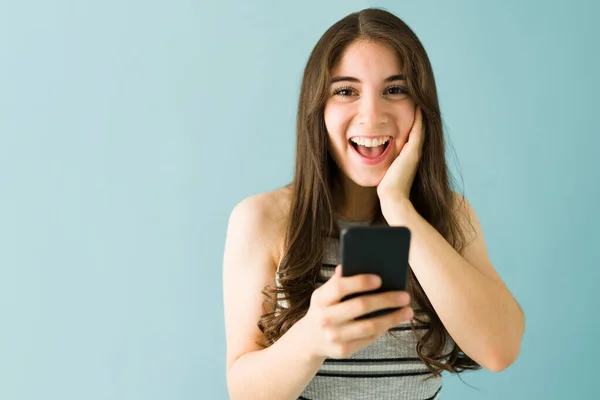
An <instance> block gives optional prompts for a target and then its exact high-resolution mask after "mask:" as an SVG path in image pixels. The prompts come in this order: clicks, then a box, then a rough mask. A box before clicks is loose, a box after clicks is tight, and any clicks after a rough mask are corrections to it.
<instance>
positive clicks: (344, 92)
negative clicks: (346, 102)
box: [333, 87, 355, 97]
mask: <svg viewBox="0 0 600 400" xmlns="http://www.w3.org/2000/svg"><path fill="white" fill-rule="evenodd" d="M354 92H355V90H354V88H352V87H342V88H338V89H336V90H335V91H334V92H333V94H334V96H341V97H348V96H352V95H353V94H354Z"/></svg>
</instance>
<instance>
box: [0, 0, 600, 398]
mask: <svg viewBox="0 0 600 400" xmlns="http://www.w3.org/2000/svg"><path fill="white" fill-rule="evenodd" d="M484 3H485V4H484ZM371 6H376V7H383V8H386V9H387V10H389V11H392V12H394V13H395V14H397V15H398V16H400V17H401V18H403V19H404V20H405V21H406V22H407V23H408V24H409V25H410V26H411V27H412V28H413V29H414V30H415V32H416V34H417V35H418V36H419V38H420V39H421V40H422V42H423V44H424V46H425V48H426V50H427V52H428V54H429V56H430V58H431V61H432V64H433V69H434V73H435V76H436V79H437V84H438V89H439V94H440V101H441V109H442V114H443V118H444V123H445V127H446V132H447V134H448V137H449V143H450V145H451V149H453V151H454V152H455V154H456V157H451V158H450V161H451V165H452V170H453V171H454V172H455V174H457V176H459V177H462V182H463V186H462V187H463V188H464V190H465V194H466V196H467V197H468V199H469V200H470V201H471V203H472V204H473V206H474V208H475V209H476V211H477V212H478V214H479V217H480V219H481V222H482V225H483V228H484V232H485V234H486V240H487V243H488V249H489V252H490V257H491V259H492V261H493V263H494V265H495V267H496V268H497V270H498V271H499V273H500V275H501V276H502V278H503V279H504V280H505V281H506V283H507V284H508V286H509V287H510V289H511V290H512V292H513V294H514V295H515V297H516V298H517V300H518V301H519V302H520V304H521V305H522V307H523V309H524V311H525V315H526V321H527V324H526V332H525V336H524V340H523V345H522V351H521V354H520V357H519V359H518V361H517V362H516V363H515V364H513V365H512V366H511V367H510V368H508V369H507V370H505V371H503V372H501V373H491V372H488V371H479V372H475V373H466V374H464V375H463V376H462V379H463V380H464V382H465V383H466V384H465V383H463V382H462V381H461V380H460V379H458V378H457V377H452V376H450V375H446V379H445V383H444V390H443V398H445V399H458V398H460V399H507V398H510V399H531V398H544V399H571V398H592V397H594V395H595V394H596V392H597V383H596V382H595V376H596V374H597V372H596V370H595V368H596V364H597V359H598V357H599V356H600V351H599V349H598V337H599V336H600V327H599V324H598V318H597V316H598V310H597V306H598V305H599V304H600V301H599V300H598V281H599V280H600V273H599V270H600V262H599V261H600V257H599V255H598V254H599V253H598V248H599V243H598V242H599V239H600V234H598V230H597V228H598V226H599V225H600V217H599V214H598V211H597V207H598V205H599V201H598V198H599V197H600V154H599V151H598V149H599V148H600V132H599V129H598V123H597V120H598V112H599V111H600V107H599V106H600V104H599V100H598V93H599V92H600V79H599V78H598V71H599V70H600V60H599V52H600V51H599V45H598V40H599V39H600V27H599V25H598V24H597V16H598V15H599V14H600V6H599V2H596V1H592V0H590V1H583V0H581V1H566V0H561V1H542V0H539V1H522V0H510V1H503V2H480V1H476V0H472V1H452V2H449V1H441V0H440V1H380V2H369V1H357V0H343V1H342V0H336V1H321V0H319V1H314V0H304V1H295V2H281V1H271V2H266V1H252V2H250V1H242V0H239V1H237V2H231V1H229V2H228V1H202V0H201V1H199V2H198V1H190V0H170V1H153V0H146V1H141V0H130V1H126V2H124V1H116V0H108V1H80V2H75V1H67V0H57V1H52V2H44V1H28V2H17V1H12V2H8V1H3V2H2V3H1V5H0V33H1V34H0V189H1V192H0V398H1V399H3V400H34V399H35V400H38V399H39V400H51V399H57V400H81V399H86V400H107V399H110V400H130V399H144V400H158V399H161V400H162V399H164V400H167V399H169V400H170V399H179V400H185V399H189V400H192V399H194V400H196V399H226V398H228V395H227V391H226V385H225V339H224V322H223V307H222V277H221V273H222V257H223V245H224V240H225V232H226V227H227V219H228V216H229V213H230V211H231V209H232V208H233V206H234V205H235V204H236V203H237V202H239V201H240V200H242V199H243V198H245V197H247V196H249V195H251V194H254V193H258V192H262V191H267V190H271V189H274V188H277V187H280V186H282V185H284V184H286V183H287V182H288V181H289V180H290V179H291V178H292V173H293V163H294V145H295V132H294V129H295V112H296V105H297V98H298V89H299V84H300V79H301V74H302V70H303V68H304V65H305V62H306V60H307V58H308V55H309V53H310V51H311V49H312V47H313V46H314V45H315V43H316V41H317V40H318V38H319V37H320V36H321V34H322V33H323V32H324V31H325V30H326V29H327V27H329V26H330V25H331V24H333V23H334V22H335V21H337V20H339V19H340V18H342V17H343V16H345V15H346V14H348V13H350V12H353V11H358V10H360V9H362V8H366V7H371ZM449 155H450V156H452V153H449ZM459 173H460V175H458V174H459ZM265 378H268V377H265Z"/></svg>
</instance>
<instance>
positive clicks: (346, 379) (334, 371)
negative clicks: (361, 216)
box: [276, 222, 454, 400]
mask: <svg viewBox="0 0 600 400" xmlns="http://www.w3.org/2000/svg"><path fill="white" fill-rule="evenodd" d="M340 224H341V225H348V223H346V222H340ZM339 253H340V251H339V240H337V239H332V238H329V239H327V242H326V245H325V253H324V257H323V263H322V267H321V277H320V282H319V284H320V285H321V284H323V283H325V282H326V281H327V280H328V279H329V278H330V277H331V276H333V273H334V269H335V266H336V265H337V264H339V259H340V255H339ZM277 278H278V276H276V283H277V284H278V283H279V279H277ZM279 304H280V305H281V306H282V307H287V304H286V301H285V300H280V302H279ZM411 306H412V307H413V309H414V310H415V313H417V314H418V307H417V306H416V305H415V304H414V303H413V304H411ZM419 317H420V316H419ZM425 329H427V326H426V325H421V326H419V325H417V326H416V334H417V335H419V336H420V334H419V332H420V331H421V332H423V331H424V330H425ZM417 341H418V338H417V337H415V333H414V332H413V331H412V330H411V327H410V323H409V322H406V323H403V324H400V325H398V326H396V327H394V328H392V329H390V331H389V332H388V333H387V334H385V335H383V336H382V337H380V338H379V339H377V340H376V341H374V342H373V343H371V344H370V345H368V346H367V347H365V348H363V349H361V350H359V351H357V352H356V353H354V354H353V355H352V356H350V357H349V358H347V359H330V358H327V359H325V362H324V363H323V364H322V365H321V367H320V369H319V371H318V372H317V374H316V375H315V376H314V377H313V379H312V380H311V381H310V383H309V384H308V386H307V387H306V388H305V389H304V392H303V393H302V395H301V397H299V399H304V400H334V399H335V400H337V399H344V400H359V399H360V400H392V399H393V400H399V399H411V400H413V399H414V400H426V399H429V400H438V399H439V398H440V392H441V389H442V378H441V377H432V375H431V373H430V372H429V370H428V369H427V367H426V366H425V364H424V363H423V362H422V361H421V360H420V359H419V357H418V356H417V351H416V344H417ZM453 346H454V342H453V341H452V339H451V338H450V336H448V340H447V342H446V348H445V349H444V353H443V354H449V353H450V351H451V350H452V348H453ZM441 361H442V362H443V361H444V360H443V359H442V360H441ZM427 378H429V379H427Z"/></svg>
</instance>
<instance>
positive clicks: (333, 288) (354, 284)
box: [312, 265, 381, 307]
mask: <svg viewBox="0 0 600 400" xmlns="http://www.w3.org/2000/svg"><path fill="white" fill-rule="evenodd" d="M380 285H381V278H380V277H379V276H377V275H373V274H360V275H354V276H350V277H342V274H341V268H340V265H338V266H337V267H336V269H335V274H334V275H333V277H331V279H329V281H327V282H326V283H325V284H323V285H322V286H321V287H320V288H318V289H317V290H315V291H314V293H313V298H312V301H315V302H317V303H318V304H319V305H320V306H324V307H326V306H330V305H333V304H337V303H339V302H340V300H342V299H343V298H344V297H346V296H347V295H349V294H354V293H360V292H367V291H370V290H375V289H377V288H378V287H379V286H380Z"/></svg>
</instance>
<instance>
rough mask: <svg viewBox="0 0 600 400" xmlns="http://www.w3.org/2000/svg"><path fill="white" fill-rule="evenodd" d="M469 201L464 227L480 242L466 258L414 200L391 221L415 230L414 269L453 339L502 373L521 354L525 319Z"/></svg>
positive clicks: (397, 209) (398, 208) (475, 242)
mask: <svg viewBox="0 0 600 400" xmlns="http://www.w3.org/2000/svg"><path fill="white" fill-rule="evenodd" d="M461 200H463V199H462V198H460V200H459V202H460V201H461ZM464 202H465V208H466V212H464V213H463V215H460V219H461V225H463V226H464V225H465V224H466V223H467V221H468V220H470V222H471V224H472V225H473V227H474V228H475V238H474V239H473V240H472V241H471V242H470V243H469V245H468V246H467V247H466V248H465V250H464V252H463V255H462V256H461V255H460V254H458V253H457V252H456V250H454V248H453V247H452V246H451V245H450V244H449V243H448V242H447V241H446V240H445V239H444V238H443V237H442V236H441V235H440V234H439V233H438V232H437V230H435V229H434V228H433V227H432V226H431V225H430V224H429V223H428V222H427V221H426V220H425V219H424V218H422V217H421V216H420V215H419V213H418V212H417V211H416V210H415V208H414V207H413V205H412V204H411V203H410V201H404V202H401V203H398V204H395V206H394V207H390V208H389V210H390V211H389V212H388V215H387V216H386V219H387V221H388V223H389V224H390V225H397V226H407V227H408V228H409V229H410V231H411V234H412V235H411V249H410V255H409V263H410V266H411V268H412V270H413V272H414V274H415V276H416V277H417V279H418V280H419V283H420V284H421V286H422V287H423V290H424V291H425V293H426V294H427V297H428V298H429V300H430V301H431V304H432V305H433V307H434V308H435V310H436V312H437V314H438V315H439V317H440V319H441V321H442V323H443V324H444V326H445V327H446V329H447V330H448V332H449V333H450V336H452V338H453V339H454V341H455V342H456V343H457V344H458V345H459V346H460V348H461V349H462V350H463V351H464V352H465V353H466V354H467V355H468V356H469V357H471V358H472V359H473V360H475V361H476V362H478V363H479V364H480V365H481V366H483V367H484V368H486V369H489V370H491V371H501V370H503V369H505V368H507V367H508V366H509V365H511V364H512V363H513V362H514V361H515V360H516V358H517V356H518V354H519V351H520V346H521V338H522V336H523V331H524V329H525V319H524V315H523V312H522V310H521V308H520V307H519V304H518V303H517V301H516V300H515V299H514V297H513V296H512V295H511V293H510V291H509V290H508V288H507V287H506V285H505V284H504V282H503V281H502V279H501V278H500V276H499V275H498V273H497V272H496V271H495V269H494V267H493V265H492V264H491V262H490V260H489V258H488V254H487V250H486V246H485V241H484V238H483V233H482V230H481V226H480V224H479V221H478V219H477V216H476V214H475V211H474V210H473V208H472V207H471V205H470V204H469V203H468V202H467V200H466V199H464Z"/></svg>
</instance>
